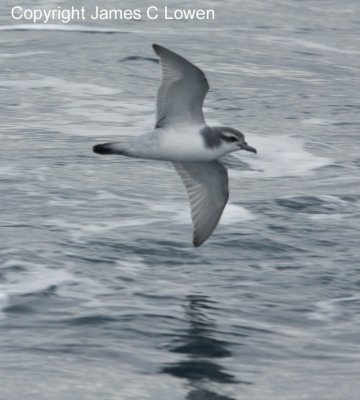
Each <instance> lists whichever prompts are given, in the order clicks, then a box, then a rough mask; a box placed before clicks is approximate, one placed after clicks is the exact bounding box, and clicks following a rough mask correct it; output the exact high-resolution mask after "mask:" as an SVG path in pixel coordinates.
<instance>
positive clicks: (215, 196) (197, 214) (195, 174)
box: [173, 161, 229, 247]
mask: <svg viewBox="0 0 360 400" xmlns="http://www.w3.org/2000/svg"><path fill="white" fill-rule="evenodd" d="M173 165H174V167H175V169H176V171H177V173H178V174H179V175H180V177H181V179H182V181H183V183H184V185H185V188H186V191H187V193H188V197H189V200H190V205H191V217H192V221H193V231H194V234H193V245H194V246H195V247H198V246H200V245H202V244H203V243H204V242H205V241H206V240H207V239H208V238H209V236H210V235H211V234H212V232H213V231H214V229H215V228H216V225H217V224H218V222H219V220H220V217H221V215H222V212H223V210H224V207H225V205H226V202H227V200H228V197H229V187H228V175H227V170H226V168H225V167H224V166H223V165H222V164H221V163H220V162H219V161H210V162H184V163H181V162H174V163H173Z"/></svg>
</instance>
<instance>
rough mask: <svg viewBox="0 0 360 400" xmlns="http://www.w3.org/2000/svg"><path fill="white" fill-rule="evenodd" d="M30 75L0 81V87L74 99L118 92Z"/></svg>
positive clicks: (82, 83)
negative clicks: (35, 90) (27, 77)
mask: <svg viewBox="0 0 360 400" xmlns="http://www.w3.org/2000/svg"><path fill="white" fill-rule="evenodd" d="M32 75H33V77H34V79H16V80H15V79H13V80H10V79H9V80H1V81H0V86H3V87H6V88H9V89H19V90H21V91H23V90H29V89H47V90H49V89H50V90H55V91H57V92H58V93H65V94H68V95H72V96H75V97H81V96H82V95H86V96H89V95H93V96H96V95H109V94H115V93H118V92H119V90H117V89H113V88H110V87H108V86H102V85H97V84H94V83H85V82H73V81H69V80H66V79H61V78H55V77H52V76H43V75H37V74H32Z"/></svg>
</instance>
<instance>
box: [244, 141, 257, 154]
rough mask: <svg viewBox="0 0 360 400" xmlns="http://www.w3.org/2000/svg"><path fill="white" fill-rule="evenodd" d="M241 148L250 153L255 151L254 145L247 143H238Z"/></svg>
mask: <svg viewBox="0 0 360 400" xmlns="http://www.w3.org/2000/svg"><path fill="white" fill-rule="evenodd" d="M240 148H241V150H246V151H251V152H252V153H255V154H256V153H257V151H256V149H255V148H254V147H251V146H249V145H248V144H247V143H241V144H240Z"/></svg>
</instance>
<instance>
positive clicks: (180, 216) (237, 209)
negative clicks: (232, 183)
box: [150, 199, 256, 225]
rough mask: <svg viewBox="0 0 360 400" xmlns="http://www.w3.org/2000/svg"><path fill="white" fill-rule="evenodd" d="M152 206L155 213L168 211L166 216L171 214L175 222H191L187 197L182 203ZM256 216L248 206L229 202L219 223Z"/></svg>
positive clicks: (236, 221) (248, 219)
mask: <svg viewBox="0 0 360 400" xmlns="http://www.w3.org/2000/svg"><path fill="white" fill-rule="evenodd" d="M150 207H151V210H152V211H153V214H155V215H157V213H159V214H160V213H166V217H165V218H168V216H169V217H170V218H171V219H172V220H173V221H174V222H175V223H178V224H190V223H191V213H190V204H189V203H188V201H186V199H184V202H183V203H181V204H176V205H174V204H173V203H171V204H152V205H150ZM255 218H256V217H255V215H253V214H252V213H251V212H250V211H249V210H247V209H246V208H244V207H242V206H239V205H236V204H227V205H226V207H225V209H224V212H223V215H222V217H221V219H220V222H219V223H220V224H222V225H231V224H236V223H238V222H241V221H250V220H252V219H255Z"/></svg>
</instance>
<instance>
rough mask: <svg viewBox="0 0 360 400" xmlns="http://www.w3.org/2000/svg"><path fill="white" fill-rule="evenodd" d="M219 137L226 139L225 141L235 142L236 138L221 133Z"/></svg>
mask: <svg viewBox="0 0 360 400" xmlns="http://www.w3.org/2000/svg"><path fill="white" fill-rule="evenodd" d="M221 137H222V138H223V139H224V140H226V141H227V142H237V140H238V138H237V137H235V136H225V135H221Z"/></svg>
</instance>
